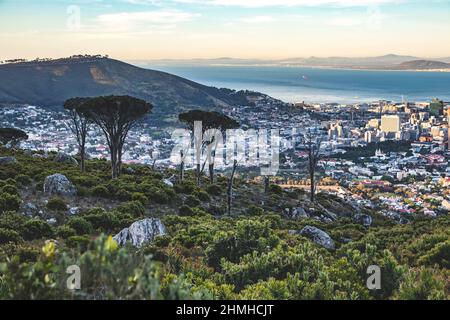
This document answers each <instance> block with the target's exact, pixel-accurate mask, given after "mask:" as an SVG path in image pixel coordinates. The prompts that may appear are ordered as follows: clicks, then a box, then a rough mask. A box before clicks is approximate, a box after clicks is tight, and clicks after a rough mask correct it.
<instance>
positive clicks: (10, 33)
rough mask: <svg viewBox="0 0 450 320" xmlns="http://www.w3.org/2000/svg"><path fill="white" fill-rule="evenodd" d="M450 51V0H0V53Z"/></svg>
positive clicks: (275, 55) (264, 55)
mask: <svg viewBox="0 0 450 320" xmlns="http://www.w3.org/2000/svg"><path fill="white" fill-rule="evenodd" d="M74 54H108V55H109V56H111V57H114V58H117V59H123V60H144V59H191V58H219V57H233V58H252V59H281V58H293V57H309V56H318V57H329V56H347V57H362V56H377V55H384V54H405V55H414V56H419V57H425V58H438V57H450V0H112V1H107V0H51V1H50V0H43V1H39V0H0V60H5V59H13V58H27V59H32V58H36V57H40V58H44V57H48V58H57V57H65V56H70V55H74Z"/></svg>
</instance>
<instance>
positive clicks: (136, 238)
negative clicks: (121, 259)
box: [113, 218, 166, 248]
mask: <svg viewBox="0 0 450 320" xmlns="http://www.w3.org/2000/svg"><path fill="white" fill-rule="evenodd" d="M165 234H166V227H165V226H164V225H163V224H162V222H161V220H160V219H154V218H150V219H144V220H140V221H136V222H135V223H133V224H132V225H131V226H130V227H129V228H125V229H123V230H122V231H120V232H119V233H118V234H117V235H115V236H114V237H113V239H114V240H115V241H116V242H117V243H118V244H119V245H121V246H124V245H125V244H126V243H127V242H130V243H131V244H132V245H133V246H134V247H137V248H140V247H142V245H144V244H146V243H149V242H152V241H153V240H154V239H155V238H156V237H158V236H161V235H165Z"/></svg>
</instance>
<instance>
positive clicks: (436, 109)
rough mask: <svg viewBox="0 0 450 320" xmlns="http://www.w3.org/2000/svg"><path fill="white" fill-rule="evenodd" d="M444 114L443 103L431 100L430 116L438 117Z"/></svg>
mask: <svg viewBox="0 0 450 320" xmlns="http://www.w3.org/2000/svg"><path fill="white" fill-rule="evenodd" d="M443 114H444V102H443V101H441V100H439V99H433V100H432V101H431V103H430V115H431V116H435V117H439V116H442V115H443Z"/></svg>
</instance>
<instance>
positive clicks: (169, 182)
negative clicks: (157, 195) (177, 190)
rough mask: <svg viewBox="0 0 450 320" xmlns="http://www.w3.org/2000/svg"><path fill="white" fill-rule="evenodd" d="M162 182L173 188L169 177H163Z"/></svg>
mask: <svg viewBox="0 0 450 320" xmlns="http://www.w3.org/2000/svg"><path fill="white" fill-rule="evenodd" d="M163 182H164V184H165V185H166V186H168V187H171V188H173V183H172V181H170V180H169V179H164V180H163Z"/></svg>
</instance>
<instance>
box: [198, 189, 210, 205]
mask: <svg viewBox="0 0 450 320" xmlns="http://www.w3.org/2000/svg"><path fill="white" fill-rule="evenodd" d="M195 196H196V197H197V198H198V199H199V200H200V201H203V202H206V201H210V200H211V197H210V196H209V194H208V193H206V192H205V191H198V192H196V193H195Z"/></svg>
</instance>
